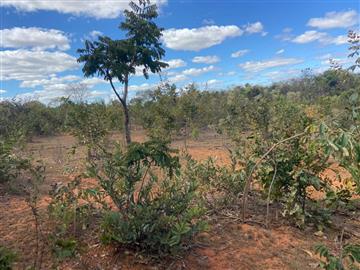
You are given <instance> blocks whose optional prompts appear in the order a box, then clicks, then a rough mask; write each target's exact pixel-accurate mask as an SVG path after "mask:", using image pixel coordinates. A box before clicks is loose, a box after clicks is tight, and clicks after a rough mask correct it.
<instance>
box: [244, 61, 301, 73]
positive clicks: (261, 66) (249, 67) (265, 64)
mask: <svg viewBox="0 0 360 270" xmlns="http://www.w3.org/2000/svg"><path fill="white" fill-rule="evenodd" d="M301 62H303V60H302V59H297V58H274V59H269V60H264V61H247V62H245V63H242V64H239V67H240V68H241V69H243V70H244V71H246V72H259V71H262V70H265V69H268V68H274V67H280V66H287V65H295V64H299V63H301Z"/></svg>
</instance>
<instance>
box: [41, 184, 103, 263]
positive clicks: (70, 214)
mask: <svg viewBox="0 0 360 270" xmlns="http://www.w3.org/2000/svg"><path fill="white" fill-rule="evenodd" d="M50 195H51V197H52V201H51V203H50V204H49V206H48V213H49V218H50V220H51V221H52V225H53V233H52V236H51V240H52V249H53V251H54V253H55V254H56V255H57V257H58V258H60V259H64V258H66V257H69V256H74V255H75V252H76V250H77V240H76V238H77V237H78V235H79V234H80V233H81V232H84V231H85V230H86V229H87V228H88V227H89V224H90V222H91V221H94V220H93V219H91V217H93V216H94V214H95V213H96V212H98V210H101V209H102V208H104V209H107V208H106V207H107V206H106V204H105V202H104V192H102V191H100V190H99V188H92V189H90V188H89V189H83V188H82V187H81V180H80V177H77V178H75V180H73V181H71V182H70V183H68V184H67V185H62V184H59V185H54V186H53V190H52V191H51V192H50Z"/></svg>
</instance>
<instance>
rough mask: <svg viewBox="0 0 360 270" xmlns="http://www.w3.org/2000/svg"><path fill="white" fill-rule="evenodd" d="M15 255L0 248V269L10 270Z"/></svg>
mask: <svg viewBox="0 0 360 270" xmlns="http://www.w3.org/2000/svg"><path fill="white" fill-rule="evenodd" d="M15 259H16V255H15V253H14V252H12V251H11V250H9V249H7V248H5V247H3V246H0V269H1V270H11V269H12V264H13V263H14V262H15Z"/></svg>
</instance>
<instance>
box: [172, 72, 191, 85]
mask: <svg viewBox="0 0 360 270" xmlns="http://www.w3.org/2000/svg"><path fill="white" fill-rule="evenodd" d="M188 79H189V78H188V77H187V76H185V75H184V74H178V75H175V76H173V77H170V78H168V81H169V82H170V83H178V82H182V81H186V80H188Z"/></svg>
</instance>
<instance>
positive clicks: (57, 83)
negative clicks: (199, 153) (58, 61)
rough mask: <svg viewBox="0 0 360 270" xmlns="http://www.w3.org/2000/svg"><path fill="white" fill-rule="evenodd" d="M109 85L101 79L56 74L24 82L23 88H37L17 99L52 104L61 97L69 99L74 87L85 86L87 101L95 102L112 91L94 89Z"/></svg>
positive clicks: (20, 95)
mask: <svg viewBox="0 0 360 270" xmlns="http://www.w3.org/2000/svg"><path fill="white" fill-rule="evenodd" d="M101 83H107V82H105V81H104V80H102V79H100V78H96V77H94V78H85V79H83V78H82V77H79V76H75V75H67V76H63V77H58V76H56V75H54V74H52V75H50V76H49V78H47V79H39V80H32V81H23V82H22V83H21V84H20V87H22V88H37V89H36V90H34V91H32V92H27V93H23V94H19V95H17V96H16V99H20V100H24V99H25V100H38V101H40V102H43V103H50V102H53V101H56V100H58V99H59V98H61V97H69V96H71V95H72V94H73V93H72V91H71V89H72V87H71V86H72V85H74V84H75V85H83V86H84V87H85V89H87V90H88V91H86V92H85V93H84V97H86V99H87V100H94V99H95V98H99V97H101V98H106V97H108V95H109V94H110V93H111V92H110V91H99V90H94V89H93V88H94V87H95V85H97V84H101ZM39 88H40V89H39Z"/></svg>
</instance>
